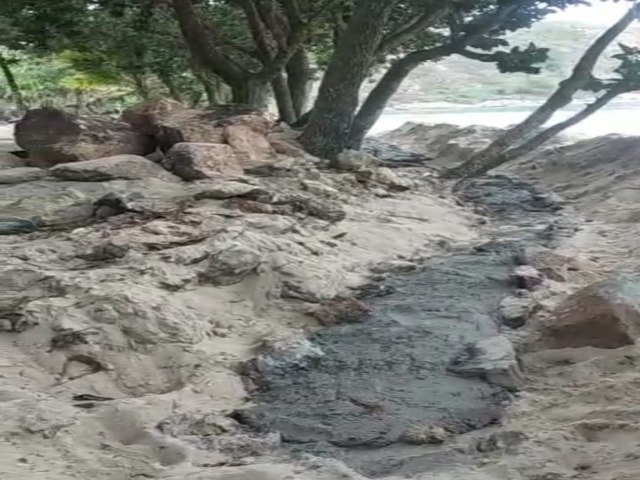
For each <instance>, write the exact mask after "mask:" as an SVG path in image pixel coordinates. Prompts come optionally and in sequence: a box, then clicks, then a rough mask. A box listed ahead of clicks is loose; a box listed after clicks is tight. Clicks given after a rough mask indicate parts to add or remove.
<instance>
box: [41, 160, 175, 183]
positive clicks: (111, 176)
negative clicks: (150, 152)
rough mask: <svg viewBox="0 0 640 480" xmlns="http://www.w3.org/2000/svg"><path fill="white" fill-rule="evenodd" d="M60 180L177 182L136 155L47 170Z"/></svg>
mask: <svg viewBox="0 0 640 480" xmlns="http://www.w3.org/2000/svg"><path fill="white" fill-rule="evenodd" d="M49 171H50V172H51V174H52V175H53V176H54V177H56V178H59V179H61V180H70V181H78V182H107V181H109V180H144V179H146V178H158V179H161V180H165V181H169V182H171V181H175V180H178V179H177V178H176V177H174V176H173V175H171V174H170V173H169V172H167V171H166V170H165V169H163V168H162V167H161V166H159V165H157V164H156V163H154V162H152V161H151V160H147V159H146V158H145V157H140V156H138V155H116V156H114V157H107V158H97V159H95V160H86V161H83V162H75V163H65V164H61V165H57V166H55V167H53V168H51V169H50V170H49Z"/></svg>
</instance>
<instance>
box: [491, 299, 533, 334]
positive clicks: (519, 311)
mask: <svg viewBox="0 0 640 480" xmlns="http://www.w3.org/2000/svg"><path fill="white" fill-rule="evenodd" d="M535 308H536V302H535V300H534V299H533V298H532V297H531V295H528V294H527V292H524V293H523V294H522V295H518V296H511V297H505V298H503V299H502V301H501V302H500V306H499V307H498V315H499V316H500V321H501V322H502V324H503V325H506V326H507V327H511V328H520V327H523V326H524V324H525V323H526V322H527V319H528V318H529V317H530V316H531V314H532V313H533V311H534V310H535Z"/></svg>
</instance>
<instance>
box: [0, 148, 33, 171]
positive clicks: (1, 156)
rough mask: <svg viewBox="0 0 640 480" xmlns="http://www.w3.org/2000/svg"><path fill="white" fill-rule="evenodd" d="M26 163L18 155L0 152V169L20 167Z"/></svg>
mask: <svg viewBox="0 0 640 480" xmlns="http://www.w3.org/2000/svg"><path fill="white" fill-rule="evenodd" d="M26 166H27V163H26V162H25V161H24V160H23V159H22V158H19V157H16V156H15V155H12V154H11V153H5V152H0V170H5V169H7V168H21V167H26Z"/></svg>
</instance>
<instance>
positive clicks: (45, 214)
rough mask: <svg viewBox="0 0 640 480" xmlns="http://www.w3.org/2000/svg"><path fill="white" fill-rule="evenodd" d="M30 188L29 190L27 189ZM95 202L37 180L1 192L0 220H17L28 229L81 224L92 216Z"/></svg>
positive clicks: (69, 190)
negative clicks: (29, 225) (29, 224)
mask: <svg viewBox="0 0 640 480" xmlns="http://www.w3.org/2000/svg"><path fill="white" fill-rule="evenodd" d="M27 185H28V189H27ZM93 211H94V207H93V199H92V198H91V197H90V196H88V195H85V194H84V193H82V192H81V191H80V190H76V189H73V188H69V185H65V184H63V183H62V182H60V183H58V182H47V181H34V182H29V183H28V184H25V185H21V184H18V185H14V186H11V185H10V186H7V187H5V188H4V189H2V190H0V219H9V220H10V222H9V224H10V227H9V228H10V229H11V228H15V227H16V224H15V223H13V222H14V221H15V220H19V221H20V222H21V225H22V226H24V227H25V228H28V225H27V223H25V222H28V223H33V224H35V225H37V226H60V225H69V224H77V223H82V222H84V221H86V220H88V219H90V218H91V217H92V216H93Z"/></svg>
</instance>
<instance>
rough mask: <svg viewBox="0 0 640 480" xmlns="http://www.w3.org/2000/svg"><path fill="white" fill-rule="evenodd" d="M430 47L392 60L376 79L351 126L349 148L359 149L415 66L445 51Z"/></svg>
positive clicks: (437, 56) (443, 53) (444, 53)
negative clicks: (380, 76) (394, 60)
mask: <svg viewBox="0 0 640 480" xmlns="http://www.w3.org/2000/svg"><path fill="white" fill-rule="evenodd" d="M440 50H441V49H437V48H435V49H431V50H428V51H427V50H425V51H417V52H412V53H410V54H408V55H406V56H404V57H402V58H401V59H399V60H397V61H396V62H394V63H393V64H392V65H391V67H389V69H388V70H387V71H386V73H385V74H384V75H383V76H382V78H381V79H380V80H379V81H378V84H377V85H376V86H375V88H374V89H373V90H372V91H371V92H370V93H369V95H368V96H367V99H366V100H365V101H364V103H363V104H362V106H361V107H360V110H359V111H358V114H357V115H356V117H355V120H354V121H353V125H352V126H351V134H350V138H349V148H352V149H354V150H359V149H360V147H361V146H362V141H363V140H364V137H365V136H366V135H367V133H368V132H369V130H371V127H373V126H374V125H375V123H376V122H377V121H378V119H379V118H380V115H382V112H383V111H384V108H385V106H386V105H387V103H388V102H389V100H390V99H391V97H392V96H393V95H394V94H395V93H396V92H397V91H398V88H400V85H401V84H402V82H403V81H404V79H405V78H407V75H409V74H410V73H411V72H412V71H413V70H414V69H415V68H416V67H418V66H419V65H420V64H421V63H423V62H426V61H428V60H433V59H435V58H439V57H440V56H442V55H446V53H447V52H445V51H444V49H442V51H440Z"/></svg>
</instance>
